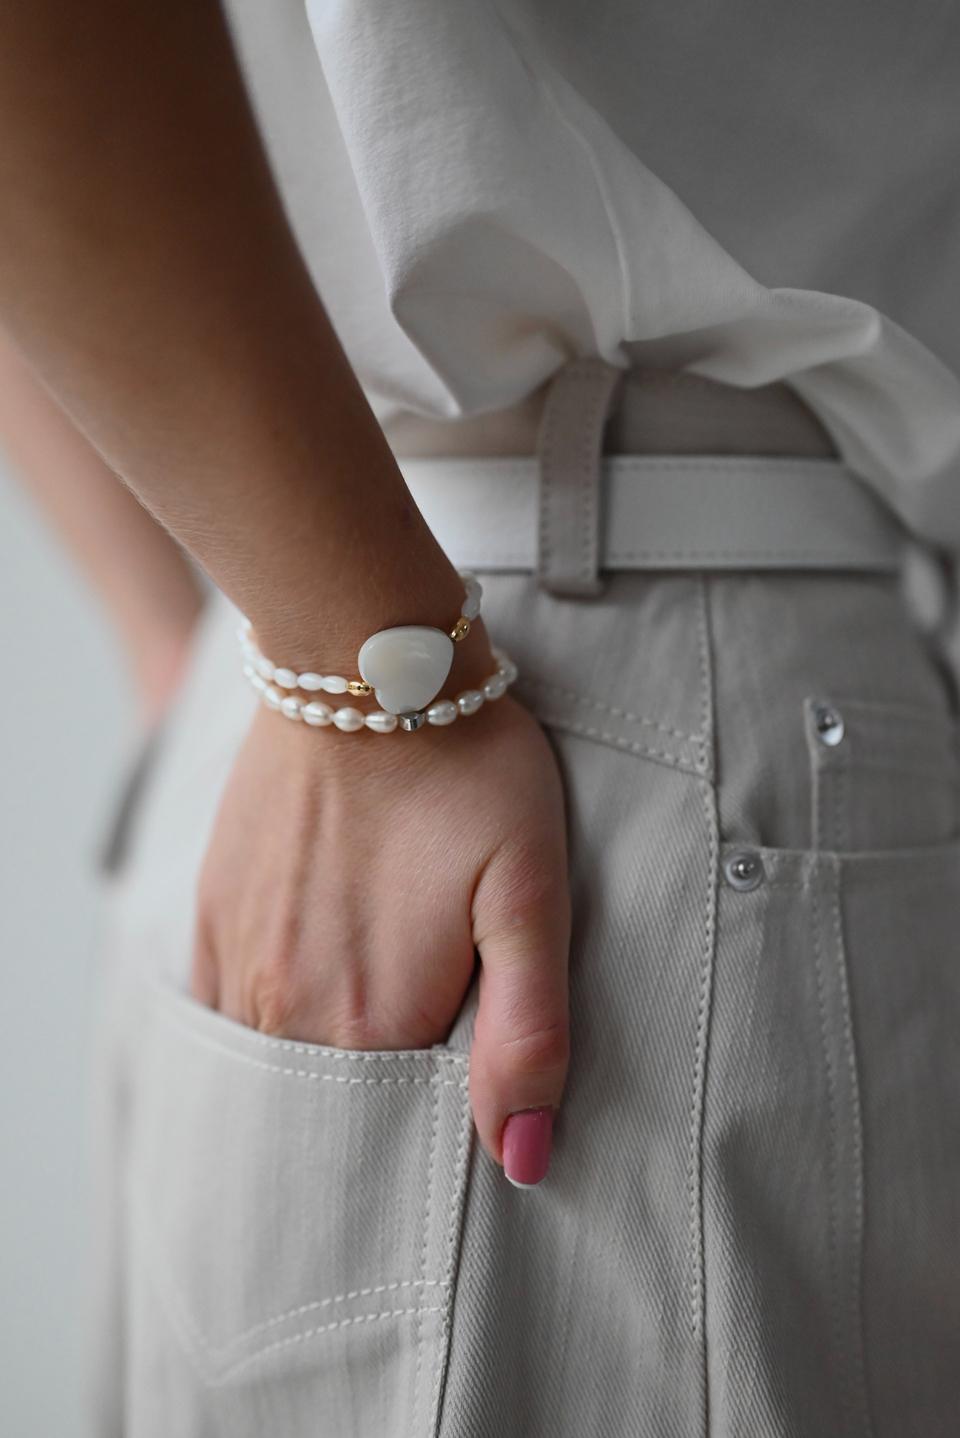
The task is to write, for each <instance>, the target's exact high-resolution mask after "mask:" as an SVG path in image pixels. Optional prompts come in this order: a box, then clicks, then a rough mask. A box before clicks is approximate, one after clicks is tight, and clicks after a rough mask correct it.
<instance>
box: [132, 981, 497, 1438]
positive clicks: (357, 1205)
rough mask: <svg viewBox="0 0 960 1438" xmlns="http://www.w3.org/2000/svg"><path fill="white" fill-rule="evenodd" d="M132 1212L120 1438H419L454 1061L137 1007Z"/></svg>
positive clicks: (448, 1189) (460, 1073) (450, 1247)
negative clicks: (141, 1035)
mask: <svg viewBox="0 0 960 1438" xmlns="http://www.w3.org/2000/svg"><path fill="white" fill-rule="evenodd" d="M149 1011H150V1012H149V1020H148V1024H147V1034H148V1037H147V1040H146V1047H145V1051H144V1053H143V1055H142V1064H141V1069H140V1078H139V1081H138V1086H137V1098H136V1110H135V1122H134V1143H133V1150H132V1158H131V1170H130V1176H129V1177H130V1185H129V1203H128V1212H129V1215H130V1224H131V1235H130V1240H131V1241H130V1253H131V1262H130V1272H129V1294H128V1302H129V1320H130V1321H129V1333H130V1351H129V1354H128V1358H129V1378H130V1389H129V1391H130V1393H131V1395H132V1396H131V1402H132V1411H131V1413H130V1424H129V1431H130V1434H131V1438H153V1435H156V1438H160V1435H163V1438H169V1435H170V1434H172V1433H176V1434H177V1438H192V1435H193V1434H201V1433H202V1434H204V1435H207V1434H214V1433H216V1434H220V1433H223V1434H224V1435H227V1434H229V1435H230V1438H246V1435H249V1438H254V1435H256V1438H260V1435H262V1434H264V1433H271V1432H273V1433H281V1432H282V1433H283V1434H285V1435H291V1438H293V1435H299V1434H301V1433H303V1434H304V1435H306V1434H311V1435H313V1434H321V1433H323V1434H325V1433H331V1434H333V1433H335V1434H337V1435H338V1438H341V1435H342V1438H349V1435H353V1434H356V1435H358V1438H360V1435H362V1438H369V1435H370V1434H374V1433H376V1434H378V1435H394V1434H395V1435H398V1438H399V1435H407V1434H411V1433H428V1432H431V1431H433V1424H434V1421H435V1413H436V1410H437V1405H438V1402H439V1394H440V1387H441V1383H442V1376H443V1369H444V1365H445V1361H446V1343H447V1333H448V1328H449V1312H450V1305H451V1296H452V1283H453V1276H454V1262H455V1257H456V1250H457V1244H458V1238H459V1227H460V1215H461V1209H462V1204H463V1195H464V1190H465V1182H466V1172H467V1161H468V1154H469V1146H470V1134H471V1126H470V1124H471V1121H470V1108H469V1102H468V1097H467V1087H466V1084H467V1055H466V1053H465V1052H459V1051H456V1050H454V1049H451V1048H446V1047H437V1048H435V1049H431V1050H424V1051H406V1052H386V1053H357V1052H346V1051H342V1050H339V1049H329V1048H323V1047H319V1046H316V1045H312V1044H301V1043H293V1042H287V1041H283V1040H279V1039H273V1038H269V1037H267V1036H266V1035H263V1034H259V1033H254V1032H252V1031H250V1030H248V1029H245V1028H243V1027H242V1026H240V1025H238V1024H235V1023H233V1022H231V1021H230V1020H228V1019H225V1018H224V1017H223V1016H222V1015H220V1014H217V1013H214V1012H211V1011H210V1010H207V1009H205V1008H203V1007H201V1006H200V1005H198V1004H196V1003H194V1002H193V1000H191V999H189V998H187V997H185V996H184V995H182V994H180V993H178V992H174V991H172V990H167V989H163V988H159V987H157V988H152V989H151V991H150V995H149Z"/></svg>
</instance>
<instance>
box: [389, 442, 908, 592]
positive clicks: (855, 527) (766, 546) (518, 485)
mask: <svg viewBox="0 0 960 1438" xmlns="http://www.w3.org/2000/svg"><path fill="white" fill-rule="evenodd" d="M399 463H400V468H401V470H402V472H403V476H404V479H405V480H406V482H407V485H408V487H409V488H410V491H411V493H412V494H413V497H414V499H415V501H416V503H417V505H418V506H419V508H420V511H421V513H422V514H423V516H424V518H425V519H426V521H427V523H428V525H429V526H430V528H431V529H432V531H433V533H434V534H435V535H436V537H437V539H438V541H439V543H440V545H441V546H442V548H443V549H444V550H445V551H446V553H447V555H448V556H449V558H450V559H451V560H452V562H453V563H454V564H455V565H457V567H458V568H461V569H477V570H537V569H538V564H539V561H540V557H541V533H540V529H541V511H540V483H541V472H540V466H539V464H538V461H537V460H536V459H535V458H519V459H502V458H487V459H479V458H478V459H463V458H456V459H401V460H400V461H399ZM600 473H601V480H600V487H599V510H598V514H599V523H598V526H597V528H598V534H597V546H596V547H597V561H598V566H599V568H600V569H601V570H604V569H606V570H617V569H621V570H622V569H626V570H655V569H660V570H662V569H815V570H822V569H834V570H861V571H867V572H874V573H877V572H879V573H884V572H892V571H896V570H898V569H899V568H900V566H901V563H902V558H903V552H904V547H905V543H906V537H905V533H904V531H903V529H902V528H901V527H900V525H899V524H898V522H897V520H896V519H895V518H894V516H893V515H892V514H891V513H890V512H889V511H888V510H887V509H886V508H885V507H884V506H883V504H882V503H881V502H880V501H879V500H878V499H875V498H874V496H873V494H872V493H871V491H870V490H869V489H868V488H867V487H866V485H864V484H863V483H862V482H861V481H860V480H859V479H858V478H857V477H856V476H855V475H854V474H852V473H851V472H850V471H849V470H848V469H846V468H845V466H844V465H843V464H841V463H840V462H839V461H837V460H824V459H778V458H757V457H740V456H730V455H718V456H713V455H699V454H698V455H649V454H643V455H611V456H607V457H605V458H604V459H603V460H602V461H600Z"/></svg>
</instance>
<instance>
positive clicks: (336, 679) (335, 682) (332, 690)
mask: <svg viewBox="0 0 960 1438" xmlns="http://www.w3.org/2000/svg"><path fill="white" fill-rule="evenodd" d="M323 688H324V689H325V690H326V691H327V693H328V694H346V692H347V681H346V679H344V678H342V677H341V676H340V675H339V674H325V675H324V677H323ZM354 712H356V711H354Z"/></svg>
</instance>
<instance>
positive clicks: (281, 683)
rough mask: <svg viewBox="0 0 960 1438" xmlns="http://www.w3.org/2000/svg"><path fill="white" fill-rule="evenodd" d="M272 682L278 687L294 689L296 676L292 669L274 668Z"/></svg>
mask: <svg viewBox="0 0 960 1438" xmlns="http://www.w3.org/2000/svg"><path fill="white" fill-rule="evenodd" d="M273 682H274V684H276V686H277V688H278V689H296V687H297V676H296V674H294V672H293V670H292V669H275V670H274V671H273Z"/></svg>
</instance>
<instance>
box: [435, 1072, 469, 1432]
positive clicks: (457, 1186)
mask: <svg viewBox="0 0 960 1438" xmlns="http://www.w3.org/2000/svg"><path fill="white" fill-rule="evenodd" d="M461 1103H462V1105H463V1115H462V1121H461V1125H460V1143H459V1145H458V1147H457V1156H456V1158H455V1160H454V1177H453V1195H454V1196H453V1204H452V1207H451V1212H450V1227H449V1229H448V1231H447V1255H446V1265H445V1268H444V1273H443V1278H442V1279H441V1284H442V1291H443V1306H442V1308H441V1310H440V1311H441V1313H442V1315H443V1316H442V1317H441V1319H440V1352H439V1354H438V1356H437V1373H436V1380H435V1382H434V1389H433V1405H432V1407H433V1422H432V1424H431V1428H430V1438H437V1435H438V1434H439V1432H440V1420H441V1417H442V1413H443V1396H444V1389H445V1386H446V1380H447V1367H448V1364H449V1361H450V1338H451V1334H452V1330H453V1305H454V1289H455V1283H454V1278H455V1274H456V1272H457V1266H458V1263H459V1259H460V1244H461V1240H462V1236H463V1216H464V1211H465V1209H466V1206H467V1180H468V1168H469V1163H470V1156H471V1153H472V1150H473V1110H472V1109H471V1107H470V1100H469V1097H468V1096H467V1094H464V1096H463V1098H462V1099H461Z"/></svg>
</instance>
